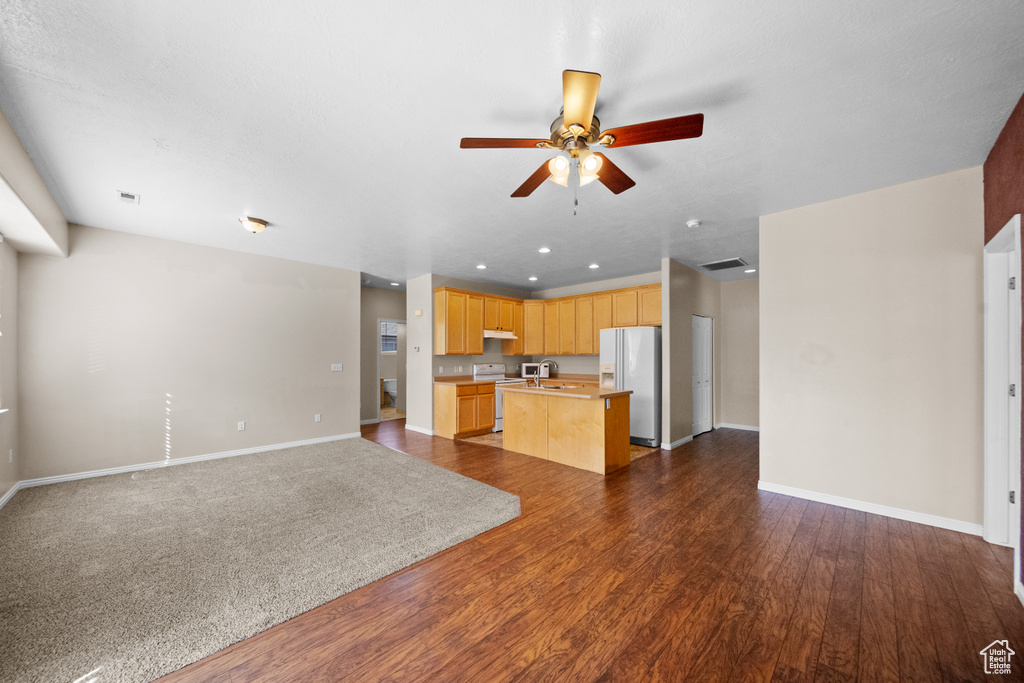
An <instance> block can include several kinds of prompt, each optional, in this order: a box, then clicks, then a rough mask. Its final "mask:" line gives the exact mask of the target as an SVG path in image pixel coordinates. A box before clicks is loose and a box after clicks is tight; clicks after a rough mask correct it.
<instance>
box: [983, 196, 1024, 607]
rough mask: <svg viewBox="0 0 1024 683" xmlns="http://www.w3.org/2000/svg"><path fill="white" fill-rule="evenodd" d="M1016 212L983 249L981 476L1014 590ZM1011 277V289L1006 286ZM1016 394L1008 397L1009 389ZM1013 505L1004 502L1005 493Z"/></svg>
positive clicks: (987, 526) (991, 536) (989, 527)
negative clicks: (1009, 555)
mask: <svg viewBox="0 0 1024 683" xmlns="http://www.w3.org/2000/svg"><path fill="white" fill-rule="evenodd" d="M1020 224H1021V220H1020V214H1018V215H1016V216H1014V217H1013V218H1011V219H1010V221H1009V222H1008V223H1007V224H1006V225H1005V226H1004V227H1003V229H1002V230H1000V231H999V232H998V233H997V234H996V235H995V237H993V238H992V239H991V240H990V241H989V242H988V244H986V245H985V250H984V269H985V280H984V283H985V284H984V302H985V304H984V343H985V345H984V349H985V351H984V353H985V369H984V373H985V390H984V396H985V421H984V430H985V476H984V525H983V527H982V533H983V536H984V538H985V540H987V541H988V542H990V543H996V544H999V545H1005V546H1011V547H1012V548H1013V581H1014V587H1015V588H1016V587H1018V586H1019V585H1020V509H1021V508H1020V493H1021V469H1020V459H1021V399H1020V395H1021V391H1022V390H1024V387H1022V386H1021V288H1022V287H1024V282H1021V243H1020ZM1011 277H1014V278H1016V280H1015V284H1016V286H1015V288H1014V289H1010V288H1009V278H1011ZM1010 384H1014V385H1016V395H1015V396H1013V397H1011V396H1010V395H1009V385H1010ZM1010 492H1013V493H1014V494H1015V502H1014V503H1010V502H1009V494H1010Z"/></svg>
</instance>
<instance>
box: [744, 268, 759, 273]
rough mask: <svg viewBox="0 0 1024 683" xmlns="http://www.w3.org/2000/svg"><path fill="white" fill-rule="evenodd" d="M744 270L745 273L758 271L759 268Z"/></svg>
mask: <svg viewBox="0 0 1024 683" xmlns="http://www.w3.org/2000/svg"><path fill="white" fill-rule="evenodd" d="M743 272H744V273H756V272H757V268H751V269H750V270H744V271H743Z"/></svg>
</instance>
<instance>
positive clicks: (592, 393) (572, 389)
mask: <svg viewBox="0 0 1024 683" xmlns="http://www.w3.org/2000/svg"><path fill="white" fill-rule="evenodd" d="M546 381H548V382H550V381H551V380H546ZM568 386H569V388H567V389H553V388H551V387H550V386H547V387H528V386H526V385H525V384H503V385H501V390H502V391H514V392H522V393H528V394H544V395H545V396H564V397H566V398H588V399H594V400H597V399H602V398H613V397H615V396H627V395H629V394H632V393H633V392H632V391H619V390H616V389H600V388H598V387H584V386H573V385H572V384H570V385H568Z"/></svg>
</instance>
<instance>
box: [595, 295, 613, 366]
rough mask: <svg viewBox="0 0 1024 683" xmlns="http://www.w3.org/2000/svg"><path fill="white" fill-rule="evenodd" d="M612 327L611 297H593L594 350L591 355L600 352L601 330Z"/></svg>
mask: <svg viewBox="0 0 1024 683" xmlns="http://www.w3.org/2000/svg"><path fill="white" fill-rule="evenodd" d="M609 327H614V325H612V295H611V294H595V295H594V350H593V351H592V352H591V353H600V352H601V330H606V329H608V328H609Z"/></svg>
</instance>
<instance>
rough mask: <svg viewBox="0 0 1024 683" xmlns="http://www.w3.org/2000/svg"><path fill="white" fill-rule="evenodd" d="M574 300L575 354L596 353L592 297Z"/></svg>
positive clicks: (579, 297) (581, 297)
mask: <svg viewBox="0 0 1024 683" xmlns="http://www.w3.org/2000/svg"><path fill="white" fill-rule="evenodd" d="M575 298H576V353H578V354H580V355H586V354H593V353H597V347H596V345H595V344H594V297H592V296H578V297H575Z"/></svg>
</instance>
